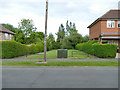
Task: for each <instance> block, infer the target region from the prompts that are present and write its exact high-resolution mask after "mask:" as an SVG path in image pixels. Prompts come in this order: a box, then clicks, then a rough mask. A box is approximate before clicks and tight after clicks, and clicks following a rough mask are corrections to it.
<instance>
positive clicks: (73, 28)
mask: <svg viewBox="0 0 120 90" xmlns="http://www.w3.org/2000/svg"><path fill="white" fill-rule="evenodd" d="M77 32H78V30H76V26H75V23H72V22H70V24H69V22H68V21H67V22H66V35H67V36H69V35H71V34H72V33H77Z"/></svg>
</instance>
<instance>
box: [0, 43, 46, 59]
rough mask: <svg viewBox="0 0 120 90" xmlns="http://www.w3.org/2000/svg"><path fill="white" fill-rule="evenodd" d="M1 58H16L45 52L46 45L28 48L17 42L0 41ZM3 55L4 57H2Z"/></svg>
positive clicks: (39, 44)
mask: <svg viewBox="0 0 120 90" xmlns="http://www.w3.org/2000/svg"><path fill="white" fill-rule="evenodd" d="M0 50H1V51H2V52H0V58H14V57H18V56H24V55H26V54H35V53H38V52H43V51H44V44H43V43H41V42H39V43H37V44H36V45H35V44H32V45H30V46H26V45H24V44H21V43H18V42H15V41H0ZM1 54H2V55H1Z"/></svg>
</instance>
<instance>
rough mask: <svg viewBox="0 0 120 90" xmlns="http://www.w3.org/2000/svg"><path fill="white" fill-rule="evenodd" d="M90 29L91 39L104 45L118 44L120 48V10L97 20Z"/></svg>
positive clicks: (109, 12) (110, 12) (112, 11)
mask: <svg viewBox="0 0 120 90" xmlns="http://www.w3.org/2000/svg"><path fill="white" fill-rule="evenodd" d="M88 28H89V36H90V37H89V39H90V40H99V42H100V43H103V40H106V41H107V43H108V44H117V45H118V46H119V47H120V10H119V9H117V10H110V11H108V12H107V13H105V14H104V15H103V16H101V17H100V18H98V19H97V20H95V21H94V22H93V23H92V24H91V25H89V26H88Z"/></svg>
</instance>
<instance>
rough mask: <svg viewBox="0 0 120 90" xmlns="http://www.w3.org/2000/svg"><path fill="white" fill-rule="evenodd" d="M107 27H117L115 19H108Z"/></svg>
mask: <svg viewBox="0 0 120 90" xmlns="http://www.w3.org/2000/svg"><path fill="white" fill-rule="evenodd" d="M107 28H115V21H113V20H108V21H107Z"/></svg>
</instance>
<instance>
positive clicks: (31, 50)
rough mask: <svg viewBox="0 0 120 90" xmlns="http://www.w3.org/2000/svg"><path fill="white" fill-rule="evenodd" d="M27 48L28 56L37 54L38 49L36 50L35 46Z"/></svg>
mask: <svg viewBox="0 0 120 90" xmlns="http://www.w3.org/2000/svg"><path fill="white" fill-rule="evenodd" d="M28 47H29V54H35V53H38V52H39V49H38V48H37V46H36V45H35V44H32V45H30V46H28Z"/></svg>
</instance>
